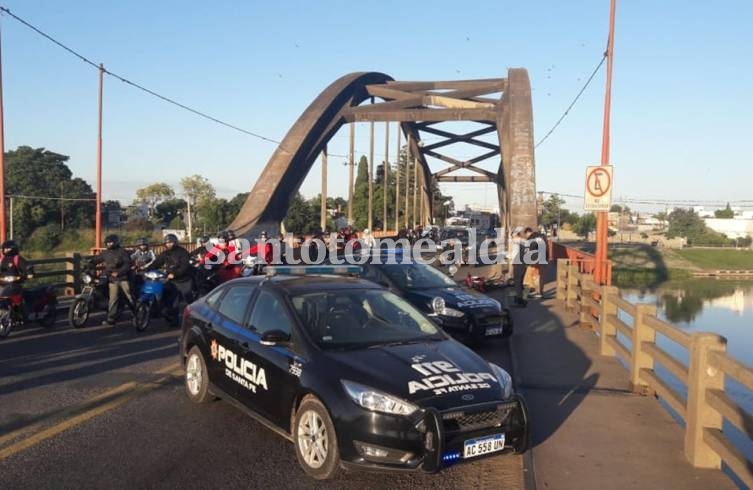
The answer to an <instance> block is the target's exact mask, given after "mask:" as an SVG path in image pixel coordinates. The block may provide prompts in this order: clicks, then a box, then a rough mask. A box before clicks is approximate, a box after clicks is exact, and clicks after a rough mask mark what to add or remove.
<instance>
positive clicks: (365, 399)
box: [342, 380, 418, 415]
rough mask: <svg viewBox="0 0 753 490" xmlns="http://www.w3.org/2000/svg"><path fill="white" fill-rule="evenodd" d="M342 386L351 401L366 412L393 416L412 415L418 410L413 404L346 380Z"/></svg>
mask: <svg viewBox="0 0 753 490" xmlns="http://www.w3.org/2000/svg"><path fill="white" fill-rule="evenodd" d="M342 384H343V388H345V392H346V393H348V396H350V399H351V400H353V401H354V402H355V403H357V404H358V405H360V406H362V407H363V408H365V409H366V410H371V411H372V412H382V413H389V414H392V415H410V414H412V413H413V412H415V411H416V410H418V407H417V406H415V405H413V404H412V403H409V402H407V401H405V400H401V399H400V398H397V397H394V396H392V395H388V394H386V393H382V392H381V391H377V390H375V389H373V388H369V387H368V386H364V385H362V384H359V383H354V382H353V381H345V380H343V381H342Z"/></svg>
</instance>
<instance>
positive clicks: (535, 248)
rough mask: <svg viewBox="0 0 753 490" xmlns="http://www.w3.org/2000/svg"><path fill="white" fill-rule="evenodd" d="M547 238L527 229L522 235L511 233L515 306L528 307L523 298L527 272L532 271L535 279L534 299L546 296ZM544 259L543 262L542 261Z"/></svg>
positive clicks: (518, 232)
mask: <svg viewBox="0 0 753 490" xmlns="http://www.w3.org/2000/svg"><path fill="white" fill-rule="evenodd" d="M547 249H548V246H547V243H546V238H545V236H544V235H543V234H542V233H539V232H538V231H533V230H532V229H531V228H526V229H524V230H523V231H522V233H521V232H520V231H518V230H516V231H513V232H512V233H511V240H510V252H509V253H510V261H511V263H512V273H513V281H514V283H515V299H514V300H513V306H518V307H522V306H525V305H526V299H525V298H524V296H523V291H524V288H525V287H526V284H525V278H526V272H527V271H529V270H530V271H531V274H532V276H533V277H534V279H535V280H534V281H533V282H534V284H533V288H532V289H533V293H532V297H534V298H542V297H543V294H544V272H545V271H544V266H545V265H546V262H547V261H548V257H547ZM541 259H543V261H542V260H541Z"/></svg>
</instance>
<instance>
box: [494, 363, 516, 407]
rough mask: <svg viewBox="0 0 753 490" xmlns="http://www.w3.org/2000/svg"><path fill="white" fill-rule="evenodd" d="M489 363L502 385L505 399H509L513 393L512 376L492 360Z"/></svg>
mask: <svg viewBox="0 0 753 490" xmlns="http://www.w3.org/2000/svg"><path fill="white" fill-rule="evenodd" d="M489 365H490V366H491V367H492V372H494V377H496V378H497V380H498V381H499V384H500V386H502V393H503V397H504V399H505V400H507V399H508V398H510V397H511V396H512V394H513V389H512V378H511V377H510V375H509V374H508V373H507V371H505V370H504V369H502V368H501V367H499V366H497V365H496V364H494V363H493V362H490V363H489Z"/></svg>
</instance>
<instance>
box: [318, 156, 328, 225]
mask: <svg viewBox="0 0 753 490" xmlns="http://www.w3.org/2000/svg"><path fill="white" fill-rule="evenodd" d="M320 213H321V215H320V217H319V225H320V227H321V230H322V232H324V230H325V229H326V228H327V145H324V150H323V151H322V204H321V209H320Z"/></svg>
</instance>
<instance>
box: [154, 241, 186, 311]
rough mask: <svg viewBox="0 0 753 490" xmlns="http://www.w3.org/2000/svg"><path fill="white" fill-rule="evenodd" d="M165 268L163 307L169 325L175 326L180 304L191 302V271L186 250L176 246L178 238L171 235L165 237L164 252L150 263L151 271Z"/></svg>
mask: <svg viewBox="0 0 753 490" xmlns="http://www.w3.org/2000/svg"><path fill="white" fill-rule="evenodd" d="M161 267H164V268H165V272H167V279H169V281H168V282H166V283H165V294H164V295H163V297H162V301H163V306H164V307H165V309H166V310H167V311H166V314H167V315H168V316H169V318H170V321H171V323H173V324H174V325H177V319H178V315H179V314H180V308H179V306H180V304H181V302H185V303H190V302H191V301H193V289H194V281H193V270H192V268H191V262H190V256H189V254H188V250H186V249H185V248H183V247H181V246H180V245H178V237H177V236H175V235H174V234H172V233H169V234H167V235H166V236H165V251H164V252H162V253H161V254H159V257H157V259H156V260H155V261H154V262H153V263H152V268H153V269H159V268H161Z"/></svg>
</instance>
